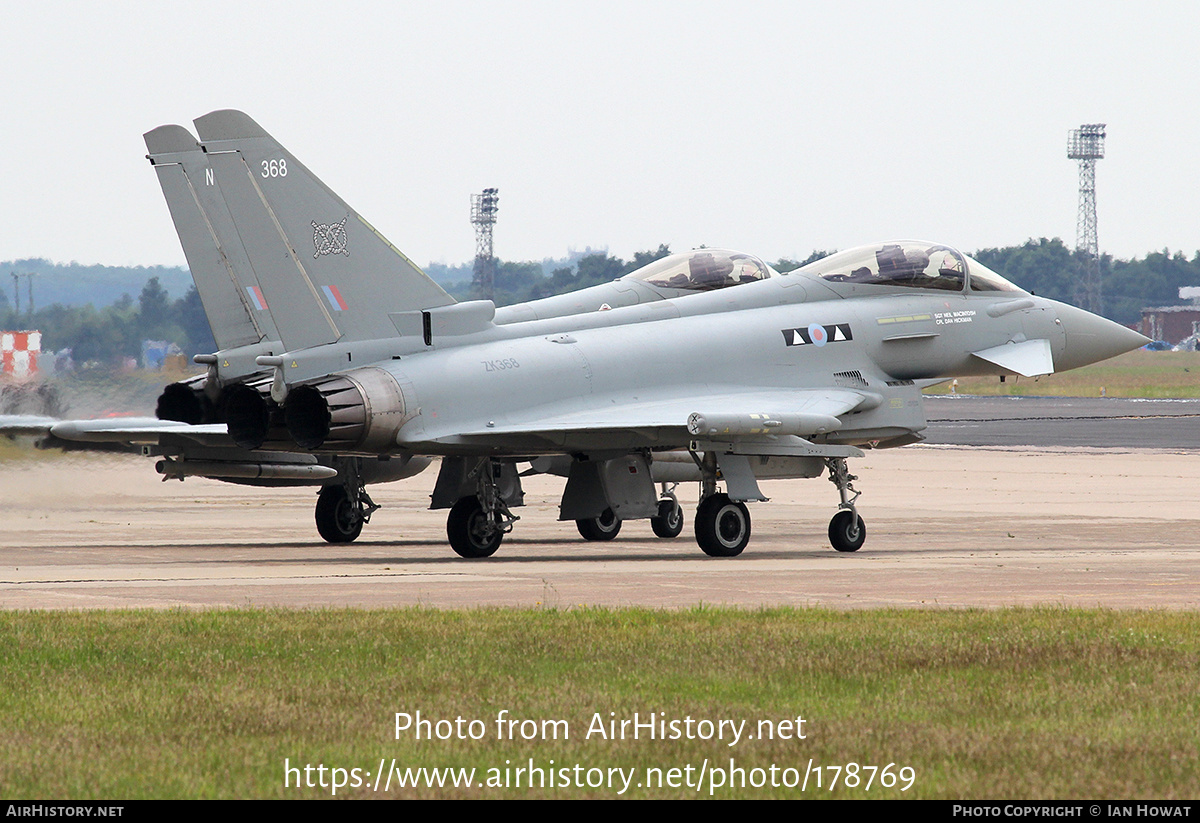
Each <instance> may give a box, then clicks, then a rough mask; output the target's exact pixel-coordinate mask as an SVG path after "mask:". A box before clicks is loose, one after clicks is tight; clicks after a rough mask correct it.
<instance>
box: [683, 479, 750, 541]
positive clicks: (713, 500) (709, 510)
mask: <svg viewBox="0 0 1200 823" xmlns="http://www.w3.org/2000/svg"><path fill="white" fill-rule="evenodd" d="M696 542H697V543H699V544H700V549H701V550H702V551H703V552H704V553H705V554H707V555H708V556H709V557H736V556H737V555H739V554H741V553H742V549H744V548H746V544H747V543H749V542H750V512H749V510H747V508H746V504H745V503H740V502H735V501H733V500H730V499H729V495H727V494H713V495H709V496H708V497H706V498H704V500H703V501H701V503H700V507H699V508H698V509H696Z"/></svg>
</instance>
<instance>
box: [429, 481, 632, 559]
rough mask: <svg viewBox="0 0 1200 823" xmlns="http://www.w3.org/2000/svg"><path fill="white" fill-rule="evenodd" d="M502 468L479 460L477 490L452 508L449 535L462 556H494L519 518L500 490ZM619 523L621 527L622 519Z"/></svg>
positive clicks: (447, 533) (447, 520)
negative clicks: (509, 506)
mask: <svg viewBox="0 0 1200 823" xmlns="http://www.w3.org/2000/svg"><path fill="white" fill-rule="evenodd" d="M500 470H501V465H500V464H499V463H497V462H496V461H494V460H482V461H480V463H479V465H478V466H476V467H475V469H474V470H473V471H472V474H473V475H475V478H476V487H477V488H476V493H475V494H474V495H472V496H469V497H463V498H461V499H460V500H459V501H458V502H457V503H455V504H454V506H453V507H451V509H450V516H449V517H447V518H446V537H448V538H449V539H450V548H452V549H454V551H455V553H456V554H458V555H459V556H460V557H467V558H481V557H491V556H492V555H493V554H495V553H496V549H498V548H500V542H501V541H502V540H504V535H506V534H508V533H509V532H510V531H512V527H513V523H515V522H517V521H518V520H519V519H520V518H519V517H517V516H516V515H515V514H513V513H512V511H511V510H510V509H509V508H508V505H507V504H506V503H505V502H504V497H503V496H502V495H501V493H500V487H499V481H500ZM614 519H615V518H614ZM616 522H617V528H618V529H619V528H620V527H621V521H619V520H617V521H616ZM581 531H582V529H581ZM614 534H615V532H614Z"/></svg>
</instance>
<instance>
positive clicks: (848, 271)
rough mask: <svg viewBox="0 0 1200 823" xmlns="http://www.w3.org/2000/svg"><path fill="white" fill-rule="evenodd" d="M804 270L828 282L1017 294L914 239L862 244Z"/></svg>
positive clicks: (985, 272)
mask: <svg viewBox="0 0 1200 823" xmlns="http://www.w3.org/2000/svg"><path fill="white" fill-rule="evenodd" d="M803 270H804V271H805V272H806V273H810V274H813V275H815V276H817V277H820V278H822V279H823V280H828V281H829V282H831V283H862V284H865V285H872V286H902V287H906V288H913V289H939V290H942V291H957V292H961V291H963V290H964V289H969V290H970V291H972V292H982V291H1016V292H1019V291H1021V289H1019V288H1017V287H1016V286H1014V285H1013V284H1012V283H1010V282H1008V281H1007V280H1005V279H1004V278H1003V277H1001V276H1000V275H998V274H996V273H995V272H994V271H992V270H991V269H989V268H988V267H987V266H985V265H983V264H982V263H980V262H979V261H978V260H974V259H972V258H970V257H967V256H966V255H964V254H962V253H961V252H959V251H957V250H956V249H952V248H950V247H949V246H942V245H937V244H932V243H921V242H915V241H899V242H894V243H883V244H878V245H872V246H861V247H859V248H857V249H850V250H849V251H844V252H840V253H838V254H833V255H830V256H829V257H826V258H823V259H821V260H818V261H816V262H815V263H811V264H809V265H808V266H805V267H804V269H803Z"/></svg>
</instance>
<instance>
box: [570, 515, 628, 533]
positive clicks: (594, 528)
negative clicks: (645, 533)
mask: <svg viewBox="0 0 1200 823" xmlns="http://www.w3.org/2000/svg"><path fill="white" fill-rule="evenodd" d="M575 528H577V529H579V533H580V534H581V535H583V539H584V540H612V539H613V538H614V537H616V536H617V532H619V531H620V530H621V518H619V517H617V516H616V515H615V514H613V510H612V509H605V510H604V511H603V512H601V513H600V516H599V517H589V518H586V519H584V520H576V521H575Z"/></svg>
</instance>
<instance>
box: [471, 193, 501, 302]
mask: <svg viewBox="0 0 1200 823" xmlns="http://www.w3.org/2000/svg"><path fill="white" fill-rule="evenodd" d="M499 210H500V190H499V189H484V190H483V194H472V195H471V222H472V223H473V224H474V225H475V278H474V287H475V293H476V294H478V295H479V296H480V297H481V298H483V299H484V300H492V299H494V298H495V292H496V258H495V257H494V256H493V255H492V226H494V225H496V212H498V211H499Z"/></svg>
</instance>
